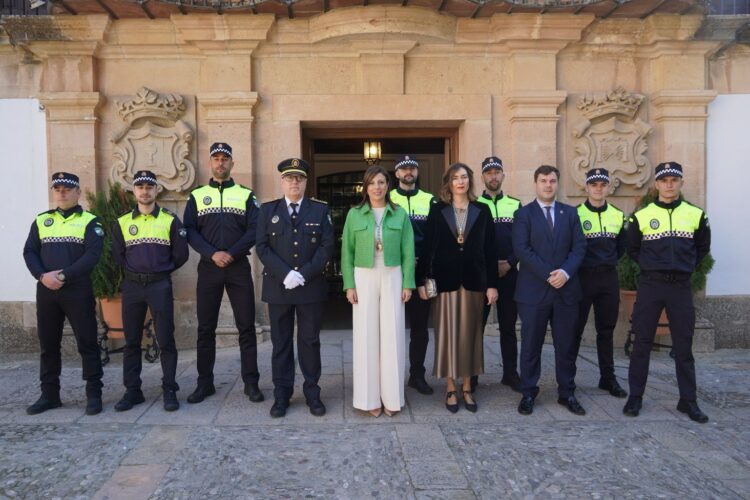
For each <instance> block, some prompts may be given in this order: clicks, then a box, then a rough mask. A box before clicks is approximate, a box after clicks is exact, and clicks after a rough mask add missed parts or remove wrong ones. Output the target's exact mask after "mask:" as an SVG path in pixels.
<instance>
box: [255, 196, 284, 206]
mask: <svg viewBox="0 0 750 500" xmlns="http://www.w3.org/2000/svg"><path fill="white" fill-rule="evenodd" d="M283 199H284V198H277V199H275V200H271V201H264V202H263V203H261V204H260V206H261V207H265V206H266V205H271V204H272V203H278V202H280V201H281V200H283Z"/></svg>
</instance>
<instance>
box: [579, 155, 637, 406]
mask: <svg viewBox="0 0 750 500" xmlns="http://www.w3.org/2000/svg"><path fill="white" fill-rule="evenodd" d="M586 193H587V195H588V198H587V199H586V201H585V202H583V203H581V204H580V205H578V209H577V210H578V218H579V219H581V227H582V228H583V235H584V236H585V237H586V256H585V257H584V258H583V263H582V264H581V267H580V268H579V269H578V275H579V276H580V277H581V292H582V293H583V297H582V298H581V302H580V303H579V304H578V306H579V307H578V326H577V330H576V345H575V354H576V357H577V356H578V351H579V349H580V348H581V338H582V337H583V330H584V328H585V327H586V321H588V318H589V311H590V310H591V306H592V305H593V306H594V320H595V326H596V353H597V356H598V358H599V389H602V390H604V391H607V392H609V393H610V394H611V395H612V396H614V397H616V398H624V397H625V396H627V395H628V393H627V392H625V390H624V389H623V388H622V387H620V384H618V383H617V378H616V377H615V360H614V345H613V336H614V331H615V327H616V326H617V314H618V311H619V308H620V282H619V279H618V278H617V261H619V260H620V257H622V255H623V254H624V253H625V242H626V234H627V233H626V231H625V214H624V213H623V212H622V211H621V210H620V209H619V208H617V207H615V206H614V205H611V204H610V203H608V202H607V195H608V194H609V172H608V171H607V169H605V168H594V169H591V170H589V171H588V172H587V173H586Z"/></svg>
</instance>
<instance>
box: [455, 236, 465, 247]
mask: <svg viewBox="0 0 750 500" xmlns="http://www.w3.org/2000/svg"><path fill="white" fill-rule="evenodd" d="M456 241H457V242H458V244H459V245H463V244H464V235H463V234H459V235H458V237H457V238H456Z"/></svg>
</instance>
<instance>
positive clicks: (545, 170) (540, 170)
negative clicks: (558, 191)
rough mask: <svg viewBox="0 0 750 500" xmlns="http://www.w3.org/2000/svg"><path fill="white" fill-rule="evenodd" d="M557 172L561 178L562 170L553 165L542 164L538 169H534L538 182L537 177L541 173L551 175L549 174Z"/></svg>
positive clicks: (557, 175) (558, 177)
mask: <svg viewBox="0 0 750 500" xmlns="http://www.w3.org/2000/svg"><path fill="white" fill-rule="evenodd" d="M552 173H554V174H555V177H557V180H558V181H559V180H560V171H559V170H558V169H557V168H556V167H553V166H551V165H540V166H539V167H538V168H537V169H536V170H534V182H536V178H537V177H539V176H540V175H549V174H552Z"/></svg>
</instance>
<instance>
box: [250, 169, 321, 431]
mask: <svg viewBox="0 0 750 500" xmlns="http://www.w3.org/2000/svg"><path fill="white" fill-rule="evenodd" d="M278 169H279V172H281V189H282V191H283V193H284V197H283V198H279V199H278V200H274V201H270V202H268V203H264V204H263V205H262V206H261V208H260V215H259V216H258V235H257V242H256V248H257V252H258V257H259V258H260V260H261V262H263V266H264V268H263V296H262V299H263V302H266V303H268V314H269V317H270V321H271V342H272V343H273V354H272V357H271V369H272V372H273V384H274V403H273V406H272V407H271V416H272V417H273V418H279V417H283V416H284V415H286V410H287V408H288V407H289V400H290V399H291V397H292V392H293V391H294V317H295V314H296V317H297V357H298V359H299V366H300V371H301V372H302V376H303V377H304V379H305V381H304V384H303V386H302V391H303V392H304V395H305V400H306V401H307V406H308V407H309V408H310V413H311V414H313V415H315V416H322V415H325V412H326V407H325V406H324V405H323V403H322V401H321V400H320V386H318V380H319V379H320V371H321V369H320V325H321V321H322V319H323V310H324V304H323V303H324V301H325V300H326V298H327V295H328V284H327V282H326V279H325V275H324V274H323V271H324V269H325V266H326V264H327V263H328V260H329V259H330V258H331V256H332V255H333V248H334V247H333V245H334V240H335V237H334V234H333V226H331V218H330V215H329V212H328V206H327V205H326V204H325V202H322V201H318V200H313V199H310V198H305V197H304V195H305V186H306V184H307V172H308V170H309V165H308V164H307V162H306V161H305V160H301V159H298V158H289V159H287V160H284V161H282V162H281V163H279V165H278Z"/></svg>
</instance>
